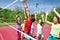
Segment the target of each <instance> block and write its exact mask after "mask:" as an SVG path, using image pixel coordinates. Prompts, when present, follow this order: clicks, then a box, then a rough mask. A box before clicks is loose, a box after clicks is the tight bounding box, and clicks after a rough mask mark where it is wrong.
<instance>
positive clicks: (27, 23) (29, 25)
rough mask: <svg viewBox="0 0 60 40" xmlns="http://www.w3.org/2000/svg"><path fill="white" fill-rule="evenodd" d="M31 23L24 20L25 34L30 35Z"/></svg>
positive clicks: (28, 20)
mask: <svg viewBox="0 0 60 40" xmlns="http://www.w3.org/2000/svg"><path fill="white" fill-rule="evenodd" d="M31 25H32V21H31V20H30V19H28V18H26V19H25V28H24V32H25V33H27V34H30V29H31Z"/></svg>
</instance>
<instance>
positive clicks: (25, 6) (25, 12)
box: [24, 4, 27, 18]
mask: <svg viewBox="0 0 60 40" xmlns="http://www.w3.org/2000/svg"><path fill="white" fill-rule="evenodd" d="M26 9H27V5H26V4H24V16H25V18H27V11H26Z"/></svg>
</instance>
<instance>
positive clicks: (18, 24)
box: [16, 15, 21, 40]
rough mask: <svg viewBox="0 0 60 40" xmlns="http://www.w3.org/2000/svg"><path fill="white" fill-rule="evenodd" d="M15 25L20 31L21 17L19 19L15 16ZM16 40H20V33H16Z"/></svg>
mask: <svg viewBox="0 0 60 40" xmlns="http://www.w3.org/2000/svg"><path fill="white" fill-rule="evenodd" d="M16 23H17V27H16V28H17V29H18V30H21V17H19V16H18V15H17V16H16ZM17 39H18V40H21V33H20V32H18V31H17Z"/></svg>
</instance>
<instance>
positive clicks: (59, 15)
mask: <svg viewBox="0 0 60 40" xmlns="http://www.w3.org/2000/svg"><path fill="white" fill-rule="evenodd" d="M53 11H54V12H55V14H56V15H57V16H58V17H59V18H60V14H59V13H58V12H57V11H56V8H54V9H53Z"/></svg>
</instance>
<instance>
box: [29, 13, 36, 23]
mask: <svg viewBox="0 0 60 40" xmlns="http://www.w3.org/2000/svg"><path fill="white" fill-rule="evenodd" d="M30 19H31V21H32V22H34V21H35V15H33V14H32V15H31V18H30Z"/></svg>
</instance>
